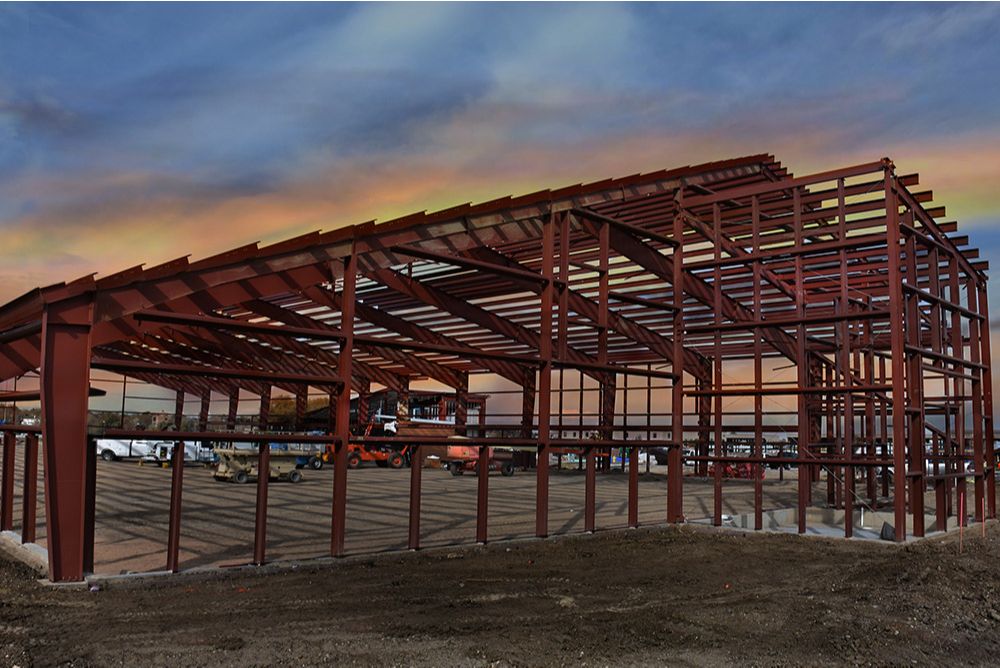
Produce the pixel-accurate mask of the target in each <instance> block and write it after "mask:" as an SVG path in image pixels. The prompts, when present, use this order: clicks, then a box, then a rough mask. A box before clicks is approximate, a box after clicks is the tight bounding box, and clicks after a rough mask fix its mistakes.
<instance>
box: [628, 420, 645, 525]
mask: <svg viewBox="0 0 1000 668" xmlns="http://www.w3.org/2000/svg"><path fill="white" fill-rule="evenodd" d="M626 415H627V414H626ZM646 457H647V458H648V457H649V453H648V452H647V453H646ZM628 526H630V527H632V528H635V527H637V526H639V447H638V446H632V447H631V448H629V455H628Z"/></svg>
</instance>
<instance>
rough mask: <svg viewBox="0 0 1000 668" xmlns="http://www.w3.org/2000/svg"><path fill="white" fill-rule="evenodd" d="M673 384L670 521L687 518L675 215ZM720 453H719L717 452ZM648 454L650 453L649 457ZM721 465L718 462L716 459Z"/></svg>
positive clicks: (679, 236)
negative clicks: (684, 487)
mask: <svg viewBox="0 0 1000 668" xmlns="http://www.w3.org/2000/svg"><path fill="white" fill-rule="evenodd" d="M673 237H674V241H676V242H677V245H676V246H674V252H673V261H674V267H673V270H674V272H673V293H674V313H673V333H672V336H673V357H674V359H673V373H674V379H673V387H672V388H671V400H670V412H671V418H670V429H671V436H670V440H671V445H670V449H669V450H667V521H668V522H683V521H684V491H683V488H682V485H683V484H684V482H683V481H684V471H683V467H684V457H683V452H682V448H683V446H684V220H683V218H682V217H681V215H680V214H678V215H676V216H674V229H673ZM716 454H718V453H716ZM648 456H649V455H648V454H647V457H648ZM716 468H718V463H716Z"/></svg>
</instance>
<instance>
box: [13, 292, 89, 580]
mask: <svg viewBox="0 0 1000 668" xmlns="http://www.w3.org/2000/svg"><path fill="white" fill-rule="evenodd" d="M91 297H92V296H91V295H82V296H80V297H76V298H73V299H69V300H66V301H64V302H56V303H51V304H47V305H46V306H45V309H44V313H43V316H42V351H41V367H40V371H39V374H40V384H41V400H42V434H43V439H44V441H43V442H44V444H45V510H46V513H45V515H46V524H47V534H48V551H49V579H50V580H51V581H53V582H66V581H78V580H82V579H83V567H84V563H83V562H84V545H85V542H86V538H85V533H86V514H87V512H88V510H87V507H86V506H87V502H88V498H87V496H88V495H87V447H86V444H87V403H88V396H89V390H90V336H91V323H92V319H93V307H92V302H91ZM27 440H28V441H31V442H33V443H37V440H36V439H33V438H30V437H29V439H27ZM29 449H33V446H26V448H25V456H26V457H29V456H31V457H33V456H34V455H33V454H30V453H28V450H29ZM27 482H28V481H26V483H27ZM31 501H32V503H31V506H32V515H33V514H34V511H33V509H34V499H32V500H31ZM33 531H34V529H33V527H32V533H33ZM32 539H33V536H32Z"/></svg>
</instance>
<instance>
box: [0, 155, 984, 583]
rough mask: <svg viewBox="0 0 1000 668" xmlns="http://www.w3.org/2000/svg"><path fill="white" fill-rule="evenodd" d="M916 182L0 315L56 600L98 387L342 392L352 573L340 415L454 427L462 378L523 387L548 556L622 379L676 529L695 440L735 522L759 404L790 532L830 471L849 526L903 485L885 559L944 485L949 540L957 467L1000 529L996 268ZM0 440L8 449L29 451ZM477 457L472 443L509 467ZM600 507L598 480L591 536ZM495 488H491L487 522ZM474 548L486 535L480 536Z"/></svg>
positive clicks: (67, 286) (74, 572)
mask: <svg viewBox="0 0 1000 668" xmlns="http://www.w3.org/2000/svg"><path fill="white" fill-rule="evenodd" d="M916 185H918V178H917V176H916V175H906V176H900V175H897V174H896V172H895V167H894V165H893V164H892V162H891V161H890V160H889V159H882V160H877V161H874V162H870V163H866V164H860V165H854V166H850V167H846V168H841V169H836V170H831V171H828V172H823V173H819V174H813V175H809V176H799V177H795V176H793V175H792V174H790V173H789V172H788V170H787V169H786V168H785V167H783V166H782V165H781V164H780V163H779V162H778V161H777V160H775V158H774V157H773V156H770V155H754V156H748V157H744V158H737V159H733V160H727V161H723V162H715V163H707V164H703V165H697V166H689V167H683V168H679V169H673V170H669V171H660V172H655V173H651V174H640V175H634V176H629V177H625V178H620V179H607V180H604V181H599V182H595V183H590V184H587V185H576V186H570V187H567V188H561V189H558V190H544V191H539V192H536V193H532V194H530V195H525V196H521V197H505V198H501V199H498V200H494V201H491V202H486V203H483V204H478V205H471V204H464V205H461V206H457V207H454V208H451V209H447V210H444V211H439V212H436V213H432V214H427V213H423V212H421V213H417V214H413V215H411V216H406V217H403V218H400V219H397V220H393V221H389V222H386V223H381V224H378V225H375V224H374V223H373V222H369V223H364V224H361V225H355V226H351V227H345V228H340V229H337V230H334V231H331V232H325V233H321V232H313V233H310V234H305V235H302V236H299V237H296V238H293V239H289V240H287V241H284V242H282V243H278V244H275V245H272V246H266V247H258V246H257V245H255V244H251V245H248V246H243V247H240V248H236V249H234V250H232V251H229V252H226V253H223V254H220V255H217V256H214V257H211V258H207V259H204V260H200V261H197V262H191V261H189V260H188V258H186V257H184V258H179V259H177V260H173V261H171V262H167V263H164V264H161V265H158V266H155V267H151V268H146V267H144V266H136V267H132V268H130V269H126V270H125V271H122V272H120V273H117V274H113V275H110V276H106V277H103V278H96V277H95V276H85V277H83V278H80V279H78V280H76V281H72V282H70V283H59V284H55V285H51V286H48V287H45V288H39V289H36V290H33V291H31V292H29V293H27V294H25V295H23V296H22V297H20V298H18V299H15V300H13V301H11V302H10V303H8V304H6V305H5V306H3V307H0V380H6V379H9V378H16V377H19V376H21V375H23V374H25V373H28V372H33V371H36V370H37V371H38V373H39V377H40V379H41V380H40V383H41V399H42V414H43V424H42V427H41V433H42V435H43V437H44V448H45V453H46V456H47V458H48V459H47V461H49V462H50V463H51V464H50V465H49V466H46V467H45V474H46V476H47V480H46V483H47V484H46V487H45V489H46V494H47V503H48V504H49V505H48V507H49V517H50V518H51V523H52V529H51V531H50V546H49V555H50V577H52V579H54V580H61V579H62V580H73V579H79V578H80V577H82V575H83V573H84V572H86V571H87V568H88V555H89V558H90V560H91V561H92V545H93V536H92V531H93V528H92V518H90V519H88V516H87V514H86V512H85V510H86V509H87V508H93V485H92V484H91V483H90V482H89V481H90V480H91V477H92V472H91V469H92V466H93V462H92V461H90V460H92V457H89V455H88V454H87V451H89V450H91V448H82V447H81V445H82V443H83V442H84V441H85V439H86V438H87V437H88V431H87V413H86V411H87V396H88V389H89V372H90V369H92V368H101V369H106V370H111V371H114V372H117V373H121V374H125V375H129V376H133V377H136V378H139V379H141V380H143V381H146V382H150V383H154V384H158V385H161V386H163V387H166V388H169V389H172V390H174V391H177V392H179V393H184V392H188V393H192V394H196V395H199V396H202V397H207V396H209V395H210V394H211V393H212V392H215V393H222V394H226V395H229V396H233V394H234V393H238V392H239V391H240V390H244V391H249V392H252V393H256V394H260V395H261V396H262V397H264V401H266V399H267V397H269V396H270V390H271V387H276V388H280V389H285V390H288V391H291V392H293V393H296V394H297V395H299V396H302V394H303V391H304V388H308V387H314V388H318V389H321V390H323V391H324V392H326V393H329V395H330V396H331V401H332V402H333V403H334V404H335V407H336V410H335V411H334V410H331V422H332V424H331V427H330V431H331V433H330V436H329V440H330V441H331V442H332V443H333V444H334V448H335V452H336V454H335V463H336V464H337V466H336V474H335V482H334V484H335V493H334V508H333V514H332V524H331V553H332V554H334V555H339V554H342V552H343V535H344V508H343V504H344V503H346V496H345V485H346V478H344V477H343V475H342V471H343V469H344V462H345V459H344V457H345V456H346V448H345V445H346V443H348V442H349V441H351V440H352V439H354V440H363V437H356V436H352V435H351V432H350V430H349V426H348V424H347V421H348V417H347V416H348V410H349V408H348V407H349V401H350V396H351V392H354V393H355V394H358V395H367V393H369V392H370V391H371V389H372V385H373V384H374V385H377V386H381V387H385V388H388V389H392V390H396V391H405V390H406V389H407V388H408V387H409V383H410V382H411V381H413V380H417V379H426V378H430V379H434V380H436V381H439V382H441V383H443V384H445V385H448V386H451V387H454V388H455V389H456V391H457V392H458V401H459V403H460V404H462V403H463V402H464V397H465V396H467V393H468V383H469V381H468V379H469V374H480V373H490V374H496V375H497V376H500V377H502V378H505V379H507V380H509V381H512V382H514V383H516V384H518V385H521V386H522V387H523V388H524V399H525V400H524V406H525V409H524V415H523V416H522V424H523V432H522V438H521V439H516V440H517V443H514V442H513V441H511V440H510V439H508V440H506V441H504V442H503V443H506V444H515V445H519V446H523V447H530V448H532V449H535V450H537V453H538V455H539V457H538V472H537V481H538V482H537V485H538V487H537V495H538V496H537V503H536V508H537V511H536V512H537V515H536V528H537V533H538V534H539V535H541V536H544V535H547V533H548V520H547V484H548V477H547V476H548V474H547V461H548V457H547V453H548V451H549V450H550V449H551V448H552V447H557V446H569V445H579V446H587V447H588V466H589V467H592V466H593V457H592V455H593V449H594V448H595V447H611V446H618V445H624V444H625V440H626V438H627V437H628V436H629V434H628V431H629V430H628V429H625V428H624V426H623V425H621V424H617V425H616V423H615V415H616V407H615V397H616V394H617V390H616V388H619V387H620V386H621V383H622V380H623V379H624V378H626V377H629V378H631V377H637V378H640V379H643V382H647V383H648V382H649V379H650V378H653V377H657V378H665V379H667V380H668V381H669V382H670V383H671V386H672V390H671V391H670V395H671V396H670V402H669V403H670V404H671V408H670V412H671V427H670V429H671V435H670V437H669V439H668V440H666V441H664V442H663V444H665V445H668V446H670V448H671V455H670V459H669V475H668V488H669V491H668V507H667V509H666V517H667V520H668V521H670V522H677V521H683V519H684V518H683V514H682V511H681V508H682V501H683V498H682V496H681V495H682V489H683V480H682V466H683V462H682V457H681V452H680V446H681V444H682V443H685V442H688V443H692V442H694V443H697V446H698V447H697V453H696V455H695V457H694V459H696V460H697V462H698V464H697V469H698V471H699V472H701V473H702V474H707V472H708V471H709V465H710V464H711V465H713V466H712V470H713V471H714V476H715V487H716V500H715V508H714V519H715V522H716V523H720V522H721V507H722V506H721V488H722V480H721V469H722V464H723V463H726V462H729V463H732V462H747V463H750V464H751V465H752V466H754V467H755V470H756V468H757V467H760V466H762V464H763V462H764V451H763V447H764V443H765V441H766V440H767V435H768V434H771V433H772V432H774V431H775V429H774V428H773V427H772V426H771V423H770V422H768V421H767V420H765V413H766V411H765V410H764V408H763V398H764V397H768V396H783V397H787V398H790V399H792V400H794V401H795V402H796V410H795V411H793V413H794V414H793V415H792V416H791V420H792V422H793V423H794V425H793V426H792V428H793V429H794V430H795V436H794V437H793V440H794V441H795V444H796V446H797V447H796V448H795V449H794V452H795V454H794V457H793V458H792V462H793V463H794V464H795V465H796V466H798V468H799V471H800V476H799V480H800V483H799V485H800V487H799V529H800V531H804V530H805V521H806V515H805V510H806V508H807V507H808V505H809V504H810V503H812V494H813V492H812V486H811V484H810V483H811V482H812V481H813V480H814V479H816V478H817V477H818V476H819V475H820V471H821V470H825V471H827V475H828V489H829V492H828V496H829V499H828V501H829V502H830V503H831V504H833V505H835V506H839V507H848V508H853V506H854V504H855V502H856V501H857V500H859V499H861V498H863V497H871V498H872V499H875V498H876V497H877V496H878V489H877V487H878V482H879V481H878V480H877V475H876V471H878V470H883V471H885V470H887V469H886V466H885V465H886V464H892V465H893V469H892V470H893V474H892V480H891V481H890V480H888V479H886V478H885V477H884V476H883V480H882V486H883V492H884V496H886V497H890V496H891V498H892V503H893V508H894V513H895V520H896V527H897V528H896V537H897V539H900V540H901V539H903V538H905V536H906V534H907V531H910V532H911V533H912V534H914V535H918V536H919V535H923V533H924V531H925V526H924V509H923V493H922V491H923V490H924V489H926V486H927V484H928V483H929V482H933V484H934V486H935V489H936V490H938V491H939V496H940V499H939V502H938V506H939V507H938V508H936V511H935V512H936V513H937V516H938V519H939V520H940V521H944V519H945V518H946V517H947V516H948V515H949V514H953V510H952V507H951V493H952V492H954V493H955V494H959V493H963V494H964V491H960V489H961V490H964V484H962V485H961V486H959V485H958V484H957V482H956V481H957V480H961V481H962V482H963V483H964V476H965V475H966V472H965V471H964V466H963V463H964V461H965V459H966V458H972V459H973V460H974V462H975V467H974V473H972V474H968V475H969V476H971V477H973V478H974V480H975V496H976V498H975V505H974V508H975V512H976V513H977V517H978V516H979V515H980V514H982V513H984V512H985V513H986V514H987V515H988V516H989V517H993V516H994V515H995V490H994V484H993V476H992V475H987V474H986V472H987V471H989V470H991V469H992V467H993V465H994V463H993V447H992V434H993V425H992V414H993V411H992V396H991V384H990V379H989V377H990V351H989V323H988V315H987V305H986V281H987V279H986V270H987V268H988V267H987V264H986V262H984V261H981V260H979V259H978V251H976V250H975V249H971V248H968V247H967V243H968V239H967V238H966V237H963V236H958V235H957V225H956V224H955V223H954V222H950V221H944V220H942V218H943V217H944V215H945V210H944V207H928V206H926V205H928V204H929V203H930V202H931V201H932V200H933V196H932V194H931V193H930V192H928V191H923V192H921V191H915V190H912V189H913V188H914V187H915V186H916ZM770 358H775V359H783V360H787V363H788V364H790V365H794V368H795V369H796V380H795V381H793V382H786V383H777V384H776V383H772V382H767V381H766V380H765V379H764V377H763V373H764V372H763V361H764V360H768V359H770ZM733 360H748V361H750V364H751V366H752V367H753V372H752V374H751V375H752V378H742V379H735V380H734V378H733V377H732V375H731V374H730V373H729V372H728V371H726V364H727V363H730V362H732V361H733ZM554 369H574V370H577V371H579V372H580V373H581V374H585V375H587V376H589V377H591V378H592V379H593V380H594V381H596V382H597V383H598V384H599V385H600V387H601V388H602V392H601V397H602V398H601V407H600V413H601V415H600V432H599V437H598V439H597V440H593V441H588V442H579V441H578V442H575V443H574V442H572V441H571V439H567V438H565V435H566V434H565V433H564V430H561V429H559V428H558V427H556V426H554V425H553V414H552V413H553V411H552V393H553V386H552V371H553V370H554ZM581 382H582V381H581ZM345 388H350V391H345ZM727 397H743V398H746V399H747V400H749V401H752V402H753V404H754V411H753V413H752V414H753V423H752V424H748V423H746V422H740V421H738V420H735V419H730V418H729V417H727V415H726V412H725V411H724V410H723V403H722V401H723V398H727ZM206 401H207V400H206ZM262 410H263V411H266V408H264V407H263V406H262ZM461 413H462V414H463V419H464V411H461ZM786 422H787V420H786ZM559 424H560V425H561V424H562V420H560V421H559ZM788 426H789V425H783V426H782V430H785V429H787V428H788ZM6 429H7V430H8V431H7V434H8V436H9V440H10V441H11V442H13V441H12V439H13V432H14V431H16V429H15V428H14V427H7V428H6ZM459 429H460V430H461V425H459ZM634 429H635V428H634V427H633V428H631V430H632V431H634ZM730 429H733V430H739V431H749V432H751V433H752V434H753V443H754V444H753V448H752V452H751V453H750V454H749V455H747V454H746V453H743V454H742V455H739V456H737V455H736V454H734V453H731V452H729V451H728V450H727V447H726V445H725V439H724V438H723V434H724V432H726V431H728V430H730ZM485 433H487V432H485V431H484V432H481V434H480V437H479V438H477V439H474V440H473V441H470V442H472V443H474V444H476V445H480V446H482V447H486V446H488V445H492V444H497V445H499V444H503V443H501V442H499V441H497V440H496V439H492V440H491V439H489V438H485V437H484V436H483V434H485ZM633 436H634V434H633ZM214 437H215V438H219V439H223V440H224V439H225V438H235V437H236V436H235V435H233V434H228V435H227V434H215V435H214ZM644 437H647V438H648V434H645V435H644ZM241 438H244V437H241ZM432 440H433V439H432ZM927 443H930V444H931V445H930V448H928V446H926V445H925V444H927ZM633 444H634V441H633V442H632V443H630V445H633ZM642 444H643V445H647V446H648V445H651V444H653V441H649V440H645V441H643V442H642ZM890 444H893V445H894V446H898V445H899V444H905V445H904V447H891V446H890ZM11 447H12V446H11ZM261 447H262V455H261V456H262V458H263V457H264V456H265V455H264V454H263V452H264V450H265V449H266V444H265V445H262V446H261ZM633 451H634V450H633ZM88 457H89V459H88ZM928 457H929V458H931V459H932V460H933V473H928V469H927V468H926V467H925V460H926V459H928ZM635 468H636V467H635V466H633V467H632V469H633V475H634V473H635ZM859 480H863V481H864V483H865V489H864V490H863V491H859V490H858V489H856V483H857V482H858V481H859ZM890 483H891V486H890ZM416 484H417V485H419V477H417V479H416ZM593 484H594V483H593V478H592V476H588V479H587V486H588V496H587V514H588V525H589V526H591V527H592V525H593V494H592V486H593ZM756 484H757V492H758V501H757V526H758V528H759V526H760V512H761V505H760V501H759V486H760V482H759V479H758V482H757V483H756ZM263 485H264V488H265V491H264V494H265V497H264V498H265V503H266V478H265V480H264V483H263ZM486 485H487V482H486V477H485V476H483V477H482V478H481V481H480V501H481V503H485V488H486ZM633 487H634V481H632V480H630V488H629V489H630V500H629V505H630V510H629V515H630V518H633V517H634V516H635V514H634V504H635V503H636V497H635V496H634V489H633ZM890 487H891V491H890ZM411 498H412V497H411ZM984 502H985V503H984ZM417 503H418V504H419V495H418V496H417ZM846 515H847V518H848V519H847V520H846V522H845V533H846V535H850V534H851V531H852V527H851V519H850V517H851V513H850V512H848V513H846ZM908 516H909V518H910V519H909V522H908V521H907V517H908ZM412 518H413V514H412V509H411V519H412ZM416 521H417V522H418V523H419V509H418V511H417V518H416ZM88 522H90V524H88ZM630 522H632V520H631V519H630ZM907 527H909V528H907ZM88 531H89V532H90V534H89V535H88ZM413 536H414V533H413V529H412V527H411V542H412V539H413ZM485 538H486V526H485V511H483V517H482V519H481V526H480V527H479V528H478V529H477V539H482V540H485ZM416 540H417V541H419V530H417V531H416ZM172 549H174V550H175V551H176V543H175V544H174V545H173V548H172ZM88 550H89V552H88ZM260 550H261V551H260V552H259V556H260V557H261V559H263V551H262V550H263V548H262V547H261V548H260ZM256 555H258V552H257V550H256V549H255V556H256ZM174 563H175V565H176V553H175V559H174Z"/></svg>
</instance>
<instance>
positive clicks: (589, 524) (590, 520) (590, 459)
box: [583, 446, 597, 533]
mask: <svg viewBox="0 0 1000 668" xmlns="http://www.w3.org/2000/svg"><path fill="white" fill-rule="evenodd" d="M585 452H586V457H587V475H586V484H585V489H584V503H583V508H584V512H583V530H584V531H586V532H587V533H593V532H594V528H595V516H596V512H597V461H596V460H597V457H596V452H595V448H594V447H593V446H588V447H587V448H586V449H585Z"/></svg>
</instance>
